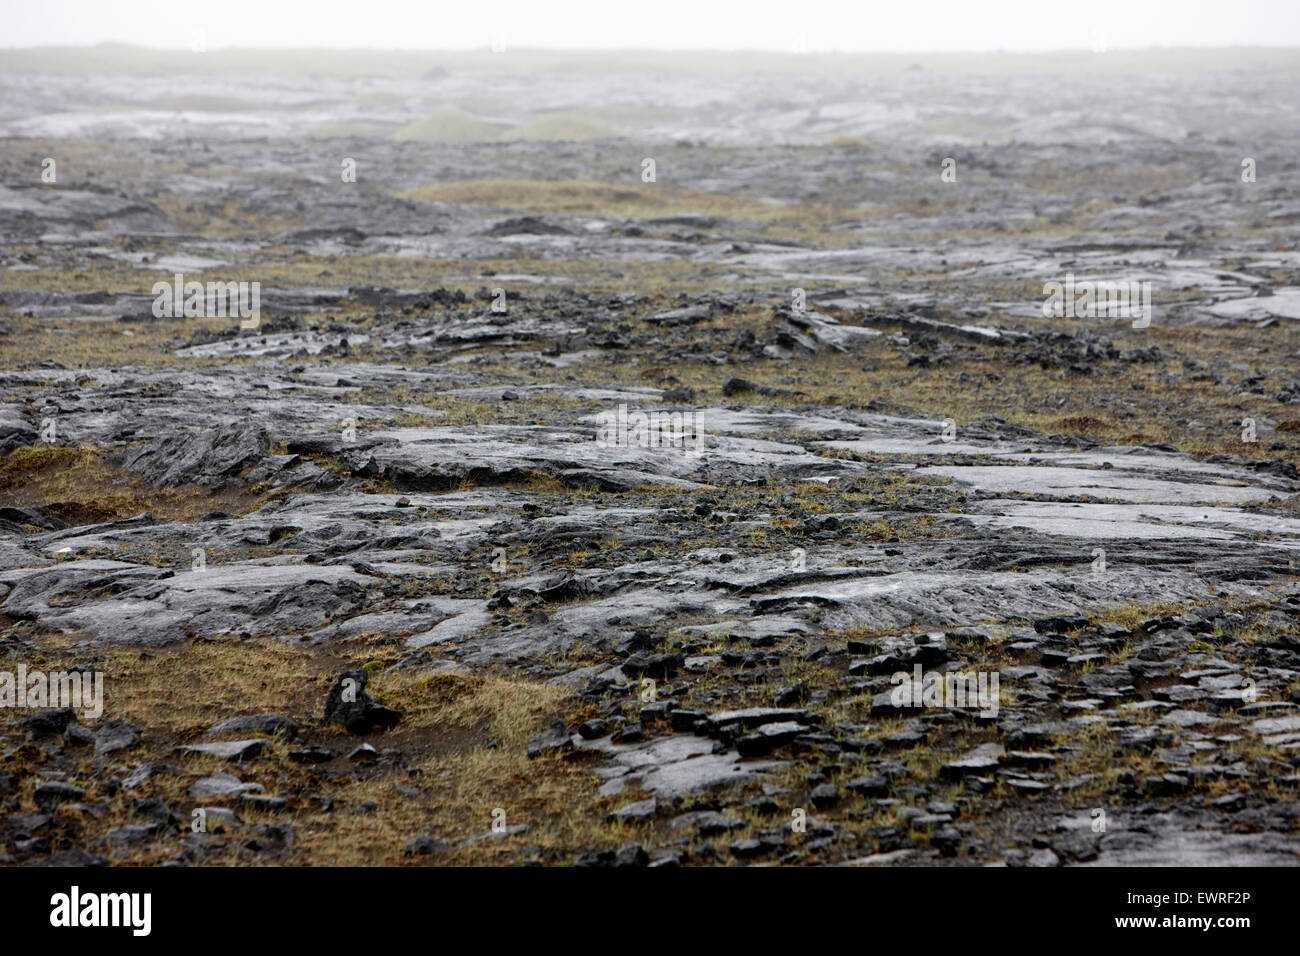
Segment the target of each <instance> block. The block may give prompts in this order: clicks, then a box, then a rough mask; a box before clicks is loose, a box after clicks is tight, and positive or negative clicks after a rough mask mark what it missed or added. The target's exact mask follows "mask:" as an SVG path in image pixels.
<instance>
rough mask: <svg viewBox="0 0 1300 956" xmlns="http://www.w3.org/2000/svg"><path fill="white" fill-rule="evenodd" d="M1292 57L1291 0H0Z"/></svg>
mask: <svg viewBox="0 0 1300 956" xmlns="http://www.w3.org/2000/svg"><path fill="white" fill-rule="evenodd" d="M104 41H117V42H124V43H134V44H138V45H141V46H151V47H164V48H175V49H189V48H193V47H195V46H196V45H201V46H202V47H204V48H206V49H208V50H214V49H219V48H221V47H229V46H242V47H303V46H311V47H378V48H402V49H469V48H477V47H486V46H488V45H489V44H491V43H493V42H496V43H499V44H503V45H505V46H507V47H510V46H513V47H544V48H553V49H625V48H645V49H662V50H671V49H680V50H701V49H710V50H746V49H748V50H776V51H805V50H806V51H813V52H815V51H829V50H841V51H909V52H911V51H927V50H933V51H939V50H978V51H983V50H1025V51H1028V50H1055V49H1069V48H1074V49H1080V48H1091V49H1132V48H1145V47H1172V46H1229V45H1238V44H1242V45H1270V46H1300V0H1077V2H1069V0H1066V2H1062V0H784V2H777V0H741V2H735V0H727V2H720V0H310V2H306V0H0V47H5V46H36V45H45V44H58V45H65V44H71V45H80V44H93V43H101V42H104Z"/></svg>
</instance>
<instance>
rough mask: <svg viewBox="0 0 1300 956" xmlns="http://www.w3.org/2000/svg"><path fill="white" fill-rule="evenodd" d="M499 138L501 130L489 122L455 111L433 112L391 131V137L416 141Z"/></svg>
mask: <svg viewBox="0 0 1300 956" xmlns="http://www.w3.org/2000/svg"><path fill="white" fill-rule="evenodd" d="M500 138H501V130H500V129H498V128H497V127H495V126H493V125H492V124H491V123H485V122H483V121H482V120H477V119H475V118H474V117H472V116H466V115H465V114H464V113H455V112H442V113H433V114H431V115H429V116H426V117H425V118H424V119H420V120H416V121H415V122H414V123H407V124H406V125H405V126H403V127H402V128H401V129H399V130H397V132H395V133H393V139H397V140H413V141H415V142H418V143H483V142H491V141H492V140H497V139H500Z"/></svg>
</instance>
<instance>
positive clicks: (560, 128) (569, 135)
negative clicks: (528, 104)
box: [504, 113, 623, 141]
mask: <svg viewBox="0 0 1300 956" xmlns="http://www.w3.org/2000/svg"><path fill="white" fill-rule="evenodd" d="M621 135H623V134H622V133H620V132H619V131H618V130H616V129H614V128H613V127H612V126H606V125H605V124H604V123H596V122H593V121H591V120H587V119H583V118H582V117H581V116H571V115H569V114H566V113H552V114H551V115H549V116H543V117H542V118H541V119H538V120H534V121H533V122H531V123H527V124H525V125H523V126H516V127H515V128H514V129H512V130H510V131H509V132H508V133H506V134H505V137H504V138H505V139H523V140H557V141H558V140H592V139H617V138H618V137H619V136H621Z"/></svg>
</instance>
